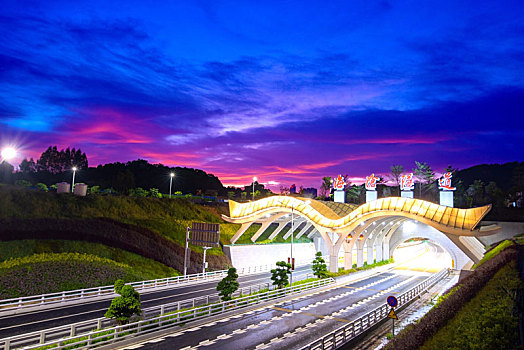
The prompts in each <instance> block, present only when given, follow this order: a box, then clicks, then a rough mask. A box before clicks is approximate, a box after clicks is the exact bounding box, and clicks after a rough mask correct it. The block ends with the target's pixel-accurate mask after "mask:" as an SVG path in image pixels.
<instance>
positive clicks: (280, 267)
mask: <svg viewBox="0 0 524 350" xmlns="http://www.w3.org/2000/svg"><path fill="white" fill-rule="evenodd" d="M290 274H291V264H288V263H287V262H285V261H279V262H277V268H276V269H272V270H271V280H272V281H273V285H274V286H278V288H279V289H282V287H284V286H285V285H287V284H289V277H288V275H290Z"/></svg>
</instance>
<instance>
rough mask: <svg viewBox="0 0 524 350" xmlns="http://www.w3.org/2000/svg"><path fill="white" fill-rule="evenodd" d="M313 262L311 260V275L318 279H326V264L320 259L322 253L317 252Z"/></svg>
mask: <svg viewBox="0 0 524 350" xmlns="http://www.w3.org/2000/svg"><path fill="white" fill-rule="evenodd" d="M316 255H317V256H316V258H315V260H313V266H312V268H311V269H312V270H313V274H314V275H315V276H317V277H318V278H326V277H327V276H328V270H327V266H326V262H325V261H324V259H323V258H322V253H321V252H317V254H316Z"/></svg>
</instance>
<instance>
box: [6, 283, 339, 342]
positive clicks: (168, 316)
mask: <svg viewBox="0 0 524 350" xmlns="http://www.w3.org/2000/svg"><path fill="white" fill-rule="evenodd" d="M335 283H336V282H335V280H334V279H332V278H327V279H321V280H317V281H313V282H309V283H304V284H302V285H298V286H293V287H287V288H283V289H273V290H269V291H265V292H260V293H256V294H252V295H248V296H244V297H239V298H237V299H233V300H229V301H223V302H216V303H213V304H209V305H203V306H199V307H198V306H197V307H195V308H191V309H186V310H184V309H183V307H191V301H190V302H182V304H179V303H178V302H175V303H171V304H165V305H161V306H157V307H153V308H149V309H148V310H147V313H146V314H149V315H153V314H155V313H156V315H155V316H151V317H147V318H146V317H144V318H145V319H144V320H141V321H137V322H133V323H129V324H127V325H122V326H115V321H113V320H111V319H107V318H98V319H94V320H90V321H84V322H78V323H75V324H71V325H66V326H61V327H55V328H50V329H46V330H42V331H37V332H31V333H26V334H21V335H17V336H13V337H8V338H4V339H0V349H3V350H11V349H18V348H24V349H40V348H42V349H47V348H53V349H73V348H75V349H76V348H82V349H87V348H94V347H99V346H102V345H107V344H111V343H114V342H116V341H119V340H124V339H128V338H130V337H135V336H137V335H143V334H147V333H150V332H154V331H158V330H160V329H164V328H168V327H173V326H177V325H181V324H184V323H187V322H190V321H195V320H199V319H203V318H206V317H209V316H213V315H218V314H221V313H224V312H228V311H233V310H236V309H239V308H243V307H246V306H250V305H255V304H258V303H261V302H264V301H269V300H273V299H278V298H282V297H284V296H287V295H290V294H294V293H300V292H303V291H307V290H312V289H316V288H320V287H326V286H329V285H335ZM262 286H265V284H263V285H262ZM259 290H260V288H259ZM245 292H246V291H245V289H244V293H245ZM193 302H194V299H193ZM181 308H182V309H181ZM159 313H160V315H158V314H159Z"/></svg>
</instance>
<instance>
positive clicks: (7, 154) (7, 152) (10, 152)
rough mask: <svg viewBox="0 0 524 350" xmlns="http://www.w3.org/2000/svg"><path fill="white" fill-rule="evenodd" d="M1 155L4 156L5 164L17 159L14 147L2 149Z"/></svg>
mask: <svg viewBox="0 0 524 350" xmlns="http://www.w3.org/2000/svg"><path fill="white" fill-rule="evenodd" d="M0 155H1V156H2V159H1V162H3V161H4V160H9V159H12V158H14V157H16V150H15V149H14V148H13V147H6V148H4V149H2V152H1V154H0ZM1 162H0V163H1Z"/></svg>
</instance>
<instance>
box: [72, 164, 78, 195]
mask: <svg viewBox="0 0 524 350" xmlns="http://www.w3.org/2000/svg"><path fill="white" fill-rule="evenodd" d="M77 169H78V168H77V167H76V166H74V167H73V168H72V170H73V181H71V193H73V191H74V189H75V175H76V170H77Z"/></svg>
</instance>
